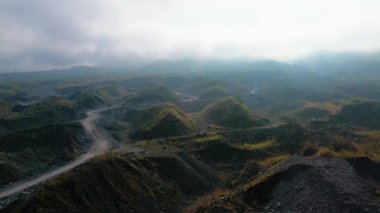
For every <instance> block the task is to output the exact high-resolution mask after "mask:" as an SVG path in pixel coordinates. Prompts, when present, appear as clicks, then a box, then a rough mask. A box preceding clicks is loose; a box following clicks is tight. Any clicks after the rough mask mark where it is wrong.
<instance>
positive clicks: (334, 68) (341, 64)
mask: <svg viewBox="0 0 380 213" xmlns="http://www.w3.org/2000/svg"><path fill="white" fill-rule="evenodd" d="M295 65H296V66H299V67H302V68H305V69H309V70H311V71H315V72H318V73H321V74H331V73H356V74H360V75H363V74H366V75H373V74H376V75H377V76H379V75H380V53H341V54H319V55H315V56H312V57H309V58H305V59H303V60H300V61H298V62H297V63H296V64H295Z"/></svg>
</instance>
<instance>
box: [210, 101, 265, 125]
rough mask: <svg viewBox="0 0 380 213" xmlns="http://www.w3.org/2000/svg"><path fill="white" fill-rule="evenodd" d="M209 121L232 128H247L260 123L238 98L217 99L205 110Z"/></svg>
mask: <svg viewBox="0 0 380 213" xmlns="http://www.w3.org/2000/svg"><path fill="white" fill-rule="evenodd" d="M203 113H204V115H205V117H206V119H207V121H208V122H210V123H212V124H215V125H218V126H222V127H230V128H247V127H252V126H256V125H259V122H258V120H256V119H255V118H254V115H253V113H252V112H251V111H250V110H249V109H248V107H247V106H245V105H244V104H243V103H242V102H241V101H239V100H238V99H236V98H228V99H223V100H220V101H217V102H216V103H213V104H211V105H209V106H207V107H206V108H205V109H204V111H203Z"/></svg>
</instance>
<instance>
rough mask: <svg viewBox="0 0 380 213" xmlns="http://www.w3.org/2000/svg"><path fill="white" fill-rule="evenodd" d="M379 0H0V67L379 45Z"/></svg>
mask: <svg viewBox="0 0 380 213" xmlns="http://www.w3.org/2000/svg"><path fill="white" fill-rule="evenodd" d="M379 11H380V1H379V0H313V1H311V0H309V1H307V0H208V1H207V0H108V1H105V0H64V1H62V0H60V1H58V0H33V1H31V0H0V70H3V71H4V70H6V71H13V70H35V69H48V68H60V67H68V66H73V65H95V66H96V65H98V66H125V65H133V64H138V63H140V62H144V61H149V60H150V61H154V60H161V59H174V60H180V59H216V60H234V59H255V60H260V59H272V60H279V61H284V62H292V61H295V60H297V59H299V58H303V57H307V56H310V55H313V54H317V53H325V52H327V53H339V52H376V51H379V50H380V13H379Z"/></svg>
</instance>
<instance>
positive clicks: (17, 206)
mask: <svg viewBox="0 0 380 213" xmlns="http://www.w3.org/2000/svg"><path fill="white" fill-rule="evenodd" d="M315 75H316V74H314V73H310V74H306V73H303V74H302V75H301V74H299V73H297V72H296V71H292V72H290V71H289V72H285V71H265V72H264V71H250V72H247V71H240V72H236V73H234V74H231V73H228V72H226V73H223V72H218V73H197V72H194V73H187V74H156V73H153V74H144V75H143V76H139V77H134V76H130V75H128V74H125V75H124V76H123V77H122V78H121V77H118V78H112V77H111V78H106V79H105V78H104V76H99V77H94V78H90V79H89V78H83V79H77V80H76V81H72V80H71V79H60V80H59V81H58V80H51V81H52V82H51V83H45V84H36V83H35V82H34V81H30V82H27V83H25V82H23V83H22V84H20V85H19V83H17V82H13V83H11V82H8V83H7V82H4V83H3V84H4V85H10V84H12V85H13V87H14V89H13V90H11V91H9V87H5V86H4V90H6V91H7V93H4V94H3V95H2V96H0V98H1V104H0V109H1V110H0V112H2V114H1V113H0V114H1V115H2V116H1V117H0V170H1V171H3V172H2V175H0V180H1V181H2V182H1V183H2V190H1V192H0V200H1V208H0V212H25V211H28V212H41V211H42V212H51V211H54V212H67V211H70V212H77V211H86V212H103V211H110V212H131V211H136V212H277V211H279V212H304V211H312V212H324V211H325V210H326V209H333V212H339V211H341V210H344V211H345V210H348V209H356V210H358V211H360V212H376V211H377V210H378V209H379V206H380V205H379V198H380V197H379V194H378V190H379V186H380V185H379V179H378V176H379V172H378V171H380V170H379V168H380V167H379V162H380V149H379V148H380V146H379V139H380V137H379V134H378V131H379V129H380V125H379V123H378V119H377V113H378V103H379V101H380V96H376V94H375V93H374V96H372V98H369V97H368V96H358V94H357V93H356V92H355V91H354V92H351V91H340V92H339V94H337V93H338V92H333V91H338V89H339V88H341V86H340V85H342V84H343V85H344V84H347V82H346V81H345V80H344V81H343V80H340V79H335V80H333V81H334V84H332V83H331V79H329V78H327V77H323V76H319V75H317V76H318V77H316V76H315ZM224 79H228V81H226V80H224ZM379 79H380V78H379ZM36 81H38V80H36ZM366 81H367V80H362V79H360V80H357V82H356V83H357V84H366ZM279 82H281V83H279ZM36 85H39V86H36ZM47 85H48V86H49V87H53V89H52V91H54V92H53V94H51V93H44V92H41V91H44V88H45V87H47ZM335 85H339V86H338V87H336V86H335ZM29 87H33V88H34V89H33V90H31V89H29ZM38 87H41V88H38ZM29 90H30V91H29ZM369 90H370V91H372V88H369ZM12 91H13V92H14V94H12ZM19 91H25V93H24V95H23V96H22V97H20V96H19V95H16V94H17V93H19ZM0 94H2V93H0ZM36 95H37V96H36ZM25 103H28V104H25ZM26 159H30V160H29V161H28V160H26ZM363 168H365V169H363ZM337 177H340V178H338V179H336V178H337ZM313 185H321V186H323V187H325V190H320V189H319V188H315V187H312V186H313ZM295 192H299V193H301V194H304V195H305V196H306V197H311V198H310V199H306V197H305V196H299V195H298V194H297V193H295ZM285 195H286V196H285ZM294 200H300V202H298V203H297V202H294ZM318 200H321V201H318ZM147 204H149V205H147Z"/></svg>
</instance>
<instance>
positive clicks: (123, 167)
mask: <svg viewBox="0 0 380 213" xmlns="http://www.w3.org/2000/svg"><path fill="white" fill-rule="evenodd" d="M181 197H182V193H181V191H180V189H179V188H178V187H177V186H176V185H175V184H174V183H173V182H170V181H167V179H165V178H163V177H161V176H160V175H158V170H157V168H156V167H155V166H154V164H152V163H150V162H149V161H147V160H144V159H132V158H129V157H128V156H126V155H119V154H108V155H104V156H100V157H97V158H96V159H94V160H92V161H90V162H88V163H86V164H83V165H81V166H78V167H77V168H75V169H73V170H72V171H70V172H67V173H65V174H63V175H60V176H59V177H57V178H54V179H52V180H50V181H49V182H48V183H47V184H46V185H45V186H43V188H42V189H41V190H39V191H37V192H36V193H34V194H32V195H31V196H29V197H28V198H25V199H23V200H22V201H18V202H16V203H15V204H13V205H11V206H9V207H8V208H6V209H3V210H2V211H1V212H25V211H28V212H41V211H42V212H52V211H54V212H175V210H176V209H178V206H180V205H182V200H181Z"/></svg>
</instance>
